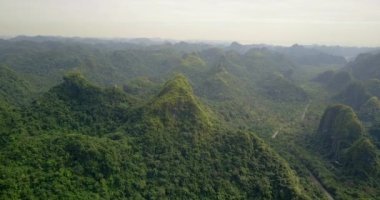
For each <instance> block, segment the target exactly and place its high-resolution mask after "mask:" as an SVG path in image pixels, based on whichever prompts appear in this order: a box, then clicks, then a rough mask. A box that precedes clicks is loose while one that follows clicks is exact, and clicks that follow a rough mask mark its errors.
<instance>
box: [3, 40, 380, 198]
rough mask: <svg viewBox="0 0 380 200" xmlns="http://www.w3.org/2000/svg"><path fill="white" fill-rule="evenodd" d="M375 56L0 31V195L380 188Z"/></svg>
mask: <svg viewBox="0 0 380 200" xmlns="http://www.w3.org/2000/svg"><path fill="white" fill-rule="evenodd" d="M356 50H357V49H356ZM356 50H355V52H356ZM365 50H368V49H365ZM363 51H364V50H363ZM362 53H365V52H362ZM377 56H378V55H377V54H363V55H360V56H358V58H357V59H356V60H355V61H352V62H349V63H346V61H345V60H344V58H343V57H341V56H339V55H333V54H332V53H328V51H322V50H321V49H320V48H314V47H310V46H301V45H294V46H291V47H277V46H270V45H241V44H238V43H236V42H235V43H232V44H231V45H230V44H209V43H188V42H176V41H163V40H150V39H146V38H140V39H131V40H124V39H115V40H104V39H96V38H64V37H45V36H38V37H27V36H20V37H16V38H13V39H8V40H0V161H1V162H0V199H331V198H334V199H338V200H340V199H379V198H378V197H379V196H380V184H379V183H380V181H379V180H380V179H379V172H380V159H379V156H380V150H379V147H380V131H379V130H380V114H379V111H380V102H379V98H380V81H379V79H378V77H377V75H376V72H377V71H376V70H377V67H376V66H377V63H376V58H377Z"/></svg>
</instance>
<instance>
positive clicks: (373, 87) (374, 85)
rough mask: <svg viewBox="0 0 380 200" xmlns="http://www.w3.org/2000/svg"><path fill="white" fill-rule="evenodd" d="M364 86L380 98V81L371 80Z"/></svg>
mask: <svg viewBox="0 0 380 200" xmlns="http://www.w3.org/2000/svg"><path fill="white" fill-rule="evenodd" d="M364 86H365V87H366V89H367V90H368V92H369V93H370V94H371V95H374V96H377V97H379V98H380V80H379V79H370V80H368V81H365V82H364Z"/></svg>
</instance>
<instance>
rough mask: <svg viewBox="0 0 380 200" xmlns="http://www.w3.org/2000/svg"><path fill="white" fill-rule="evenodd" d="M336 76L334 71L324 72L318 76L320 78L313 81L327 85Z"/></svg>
mask: <svg viewBox="0 0 380 200" xmlns="http://www.w3.org/2000/svg"><path fill="white" fill-rule="evenodd" d="M334 75H335V71H334V70H327V71H325V72H322V73H321V74H318V76H317V77H315V78H314V79H313V80H314V81H316V82H320V83H327V82H329V81H330V80H332V79H333V78H334Z"/></svg>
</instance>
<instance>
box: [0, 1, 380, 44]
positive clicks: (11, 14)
mask: <svg viewBox="0 0 380 200" xmlns="http://www.w3.org/2000/svg"><path fill="white" fill-rule="evenodd" d="M0 5H1V6H0V26H1V27H3V28H2V29H1V30H0V35H2V36H18V35H28V36H36V35H43V36H62V37H82V38H102V39H112V38H163V39H172V40H177V41H206V40H209V41H222V42H224V41H228V42H232V41H237V42H239V43H241V44H272V45H281V46H290V45H292V44H304V45H313V44H316V45H329V46H330V45H331V46H336V45H339V46H359V47H376V46H380V38H379V35H380V14H379V12H378V10H380V3H378V2H377V1H375V0H365V1H354V0H348V1H342V0H337V1H327V0H320V1H313V2H307V1H301V0H286V1H281V2H276V1H263V0H255V1H247V0H238V1H227V0H222V1H215V0H206V1H200V0H192V1H188V2H187V3H184V2H177V1H173V0H161V1H152V0H141V1H132V0H126V1H121V0H111V1H107V2H105V1H100V0H93V1H88V0H80V1H65V2H64V3H63V2H59V1H47V0H36V1H32V2H25V1H21V0H13V1H11V0H2V1H1V2H0Z"/></svg>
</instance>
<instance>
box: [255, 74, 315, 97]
mask: <svg viewBox="0 0 380 200" xmlns="http://www.w3.org/2000/svg"><path fill="white" fill-rule="evenodd" d="M261 87H262V92H263V93H264V94H265V95H266V96H268V97H269V98H270V99H272V100H274V101H290V102H292V101H296V102H304V101H307V100H308V95H307V94H306V92H305V91H304V90H303V89H302V88H300V87H298V86H297V85H295V84H293V83H292V82H290V81H289V80H287V79H285V78H284V77H283V76H282V75H271V76H269V77H267V78H266V79H265V80H264V81H263V82H262V85H261Z"/></svg>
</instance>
